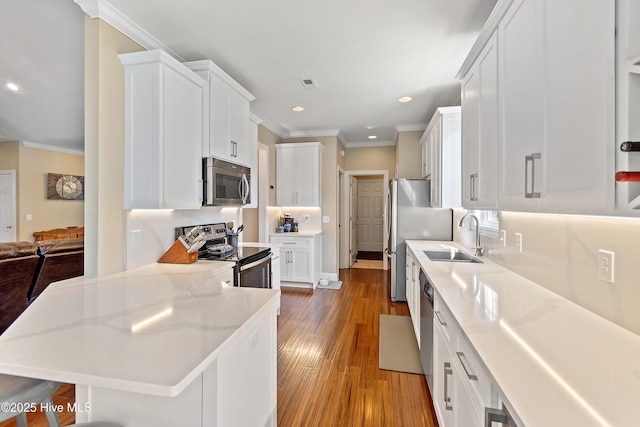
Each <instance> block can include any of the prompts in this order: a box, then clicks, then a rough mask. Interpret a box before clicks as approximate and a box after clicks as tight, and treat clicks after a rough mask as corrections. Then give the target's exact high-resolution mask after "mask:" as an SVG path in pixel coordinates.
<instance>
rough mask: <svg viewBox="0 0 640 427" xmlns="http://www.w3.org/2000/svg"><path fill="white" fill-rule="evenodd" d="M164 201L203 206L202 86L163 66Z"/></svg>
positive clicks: (173, 206) (169, 204)
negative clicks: (201, 153) (201, 152)
mask: <svg viewBox="0 0 640 427" xmlns="http://www.w3.org/2000/svg"><path fill="white" fill-rule="evenodd" d="M163 74H164V78H163V93H164V104H163V108H164V109H163V111H164V114H163V124H164V125H163V127H162V133H163V148H164V150H163V156H162V170H163V172H164V178H163V181H164V185H163V194H162V199H163V200H162V205H163V206H166V207H171V208H199V207H201V206H202V186H201V183H202V174H201V169H202V163H201V155H200V148H201V144H200V141H202V89H201V88H200V87H198V86H196V85H194V84H193V83H192V82H190V81H188V80H186V79H184V78H183V77H182V76H180V74H178V73H177V72H175V71H173V70H171V69H165V70H164V73H163Z"/></svg>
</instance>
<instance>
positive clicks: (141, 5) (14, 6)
mask: <svg viewBox="0 0 640 427" xmlns="http://www.w3.org/2000/svg"><path fill="white" fill-rule="evenodd" d="M495 3H496V1H495V0H394V1H389V0H386V1H385V0H322V1H313V2H312V1H308V0H270V1H258V0H253V1H251V0H249V1H234V2H231V1H222V0H181V1H179V2H178V1H175V0H156V1H154V2H151V3H150V2H149V1H148V0H109V4H110V5H111V6H113V7H114V8H115V9H117V10H118V11H120V12H122V13H123V14H124V15H125V16H126V17H128V18H129V19H130V20H131V21H133V23H135V24H137V25H138V26H139V27H140V28H142V29H143V30H144V31H145V32H147V33H148V34H149V35H150V36H151V37H152V38H153V39H155V40H156V41H157V42H159V43H160V44H161V45H163V46H164V47H165V48H167V49H168V50H169V51H170V52H171V53H172V54H174V55H175V56H176V57H178V58H179V59H182V60H198V59H211V60H213V61H214V62H215V63H216V64H217V65H218V66H220V67H221V68H222V69H223V70H225V71H226V72H227V73H228V74H229V75H231V76H232V77H233V78H234V79H235V80H236V81H238V83H240V84H241V85H242V86H244V87H245V88H246V89H247V90H249V91H250V92H251V93H252V94H253V95H255V96H256V100H255V101H254V102H253V103H252V107H251V108H252V112H254V113H255V114H256V115H257V116H258V117H260V118H261V119H263V120H264V124H265V125H266V126H267V127H268V128H270V129H272V130H274V131H276V132H277V133H278V134H279V135H281V136H284V137H288V136H304V135H313V136H318V135H322V134H332V133H333V134H335V133H337V132H338V131H339V132H340V137H341V138H342V140H343V141H344V142H345V143H346V144H348V145H350V144H357V143H370V142H367V141H369V140H368V139H367V136H368V135H369V134H376V135H377V136H378V138H377V141H380V142H388V143H392V142H393V139H394V134H395V132H396V130H397V129H398V127H400V129H410V128H412V127H419V125H420V124H422V125H424V124H425V123H427V122H428V120H429V118H430V116H431V115H432V114H433V112H434V110H435V108H437V107H440V106H448V105H456V104H458V103H459V95H460V89H459V83H458V82H457V81H456V79H455V75H456V73H457V71H458V69H459V67H460V65H461V64H462V62H463V60H464V58H465V57H466V55H467V53H468V51H469V50H470V48H471V46H472V44H473V42H474V41H475V38H476V36H477V34H478V33H479V31H480V29H481V27H482V25H483V24H484V22H485V21H486V18H487V17H488V16H489V13H490V12H491V10H492V9H493V6H494V5H495ZM150 5H152V6H153V9H149V6H150ZM83 15H84V14H83V12H82V10H81V9H80V7H79V6H78V5H76V4H75V3H74V2H73V0H29V1H24V0H3V1H2V13H1V14H0V28H2V29H3V31H4V32H5V34H6V35H3V37H0V83H2V86H3V87H2V88H1V90H0V95H1V97H0V140H26V141H30V142H36V143H43V144H53V145H59V146H67V147H70V148H79V147H80V148H81V147H82V145H83V104H84V103H83V84H82V67H83V58H82V56H83V53H82V49H83V47H82V44H83ZM301 78H313V79H314V80H315V81H316V83H317V86H318V88H317V89H315V90H305V89H304V88H303V86H302V84H301V83H300V81H299V79H301ZM7 81H14V82H16V83H18V84H20V85H21V87H22V88H23V89H22V93H18V94H16V93H10V92H9V91H7V90H6V89H5V87H4V84H5V83H6V82H7ZM401 96H411V97H412V98H413V101H411V102H409V103H405V104H401V103H399V102H398V101H397V100H398V98H400V97H401ZM294 105H301V106H303V107H304V108H305V110H304V111H303V112H301V113H295V112H293V111H291V107H292V106H294ZM416 125H418V126H416ZM368 127H370V128H371V129H368Z"/></svg>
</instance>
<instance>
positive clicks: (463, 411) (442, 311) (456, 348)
mask: <svg viewBox="0 0 640 427" xmlns="http://www.w3.org/2000/svg"><path fill="white" fill-rule="evenodd" d="M434 311H435V319H434V343H433V344H434V346H433V347H434V349H433V352H434V356H433V366H434V372H433V395H432V399H433V406H434V408H435V410H436V416H437V417H438V422H439V424H440V426H441V427H451V426H455V427H471V426H482V425H486V426H487V427H495V426H497V425H515V424H513V421H512V420H510V422H511V424H501V423H500V422H498V421H497V420H498V419H499V418H500V417H499V416H496V417H494V418H493V419H494V421H493V422H489V423H488V424H485V412H486V411H487V410H489V411H490V412H492V413H496V414H499V413H500V411H499V410H497V409H494V408H497V407H498V404H499V403H501V402H503V401H504V400H505V399H503V398H502V397H501V396H499V395H498V393H497V392H496V391H495V390H496V389H495V387H493V385H492V383H491V379H490V378H491V377H490V375H489V373H488V372H487V369H486V368H485V366H484V364H483V363H482V361H481V360H480V358H479V357H478V356H477V355H476V353H475V350H474V349H473V347H472V346H471V344H470V343H469V342H468V341H467V339H466V338H465V335H464V334H463V333H462V331H461V330H460V329H459V326H458V325H457V323H456V321H455V318H454V317H453V315H452V314H451V313H450V312H449V310H448V309H447V307H446V306H445V304H444V301H443V300H442V298H441V297H440V295H439V294H438V293H437V292H435V294H434Z"/></svg>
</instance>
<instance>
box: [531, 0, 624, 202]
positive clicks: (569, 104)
mask: <svg viewBox="0 0 640 427" xmlns="http://www.w3.org/2000/svg"><path fill="white" fill-rule="evenodd" d="M541 3H542V4H543V8H544V11H543V12H544V13H543V16H544V21H543V33H542V34H543V39H542V41H541V43H542V50H543V54H544V57H543V61H542V63H543V66H544V69H543V74H541V75H544V81H543V90H542V93H543V94H544V96H545V98H546V99H545V101H544V135H543V140H544V150H543V151H544V153H543V154H544V155H543V158H542V160H543V162H542V166H543V170H542V174H543V176H544V182H543V183H542V187H541V193H542V194H541V198H540V200H539V204H540V207H541V208H542V209H545V210H547V209H554V208H555V209H558V207H561V208H567V209H571V208H578V209H607V208H611V207H613V194H614V186H615V183H614V179H613V176H614V172H613V163H614V161H613V153H612V151H613V149H615V147H614V144H615V143H614V132H613V123H614V121H615V117H614V107H613V104H614V77H613V76H614V59H613V58H614V49H615V40H614V34H615V28H614V23H615V16H614V15H615V2H607V1H604V2H587V3H585V2H581V1H580V0H563V1H554V0H545V1H543V2H541ZM567 22H571V31H567ZM585 88H588V89H587V90H585Z"/></svg>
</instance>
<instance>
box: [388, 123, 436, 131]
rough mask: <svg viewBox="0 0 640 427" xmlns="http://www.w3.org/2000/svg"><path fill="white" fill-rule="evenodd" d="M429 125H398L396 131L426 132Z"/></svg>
mask: <svg viewBox="0 0 640 427" xmlns="http://www.w3.org/2000/svg"><path fill="white" fill-rule="evenodd" d="M427 126H428V123H414V124H410V125H396V131H398V132H413V131H416V130H425V129H426V128H427Z"/></svg>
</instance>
